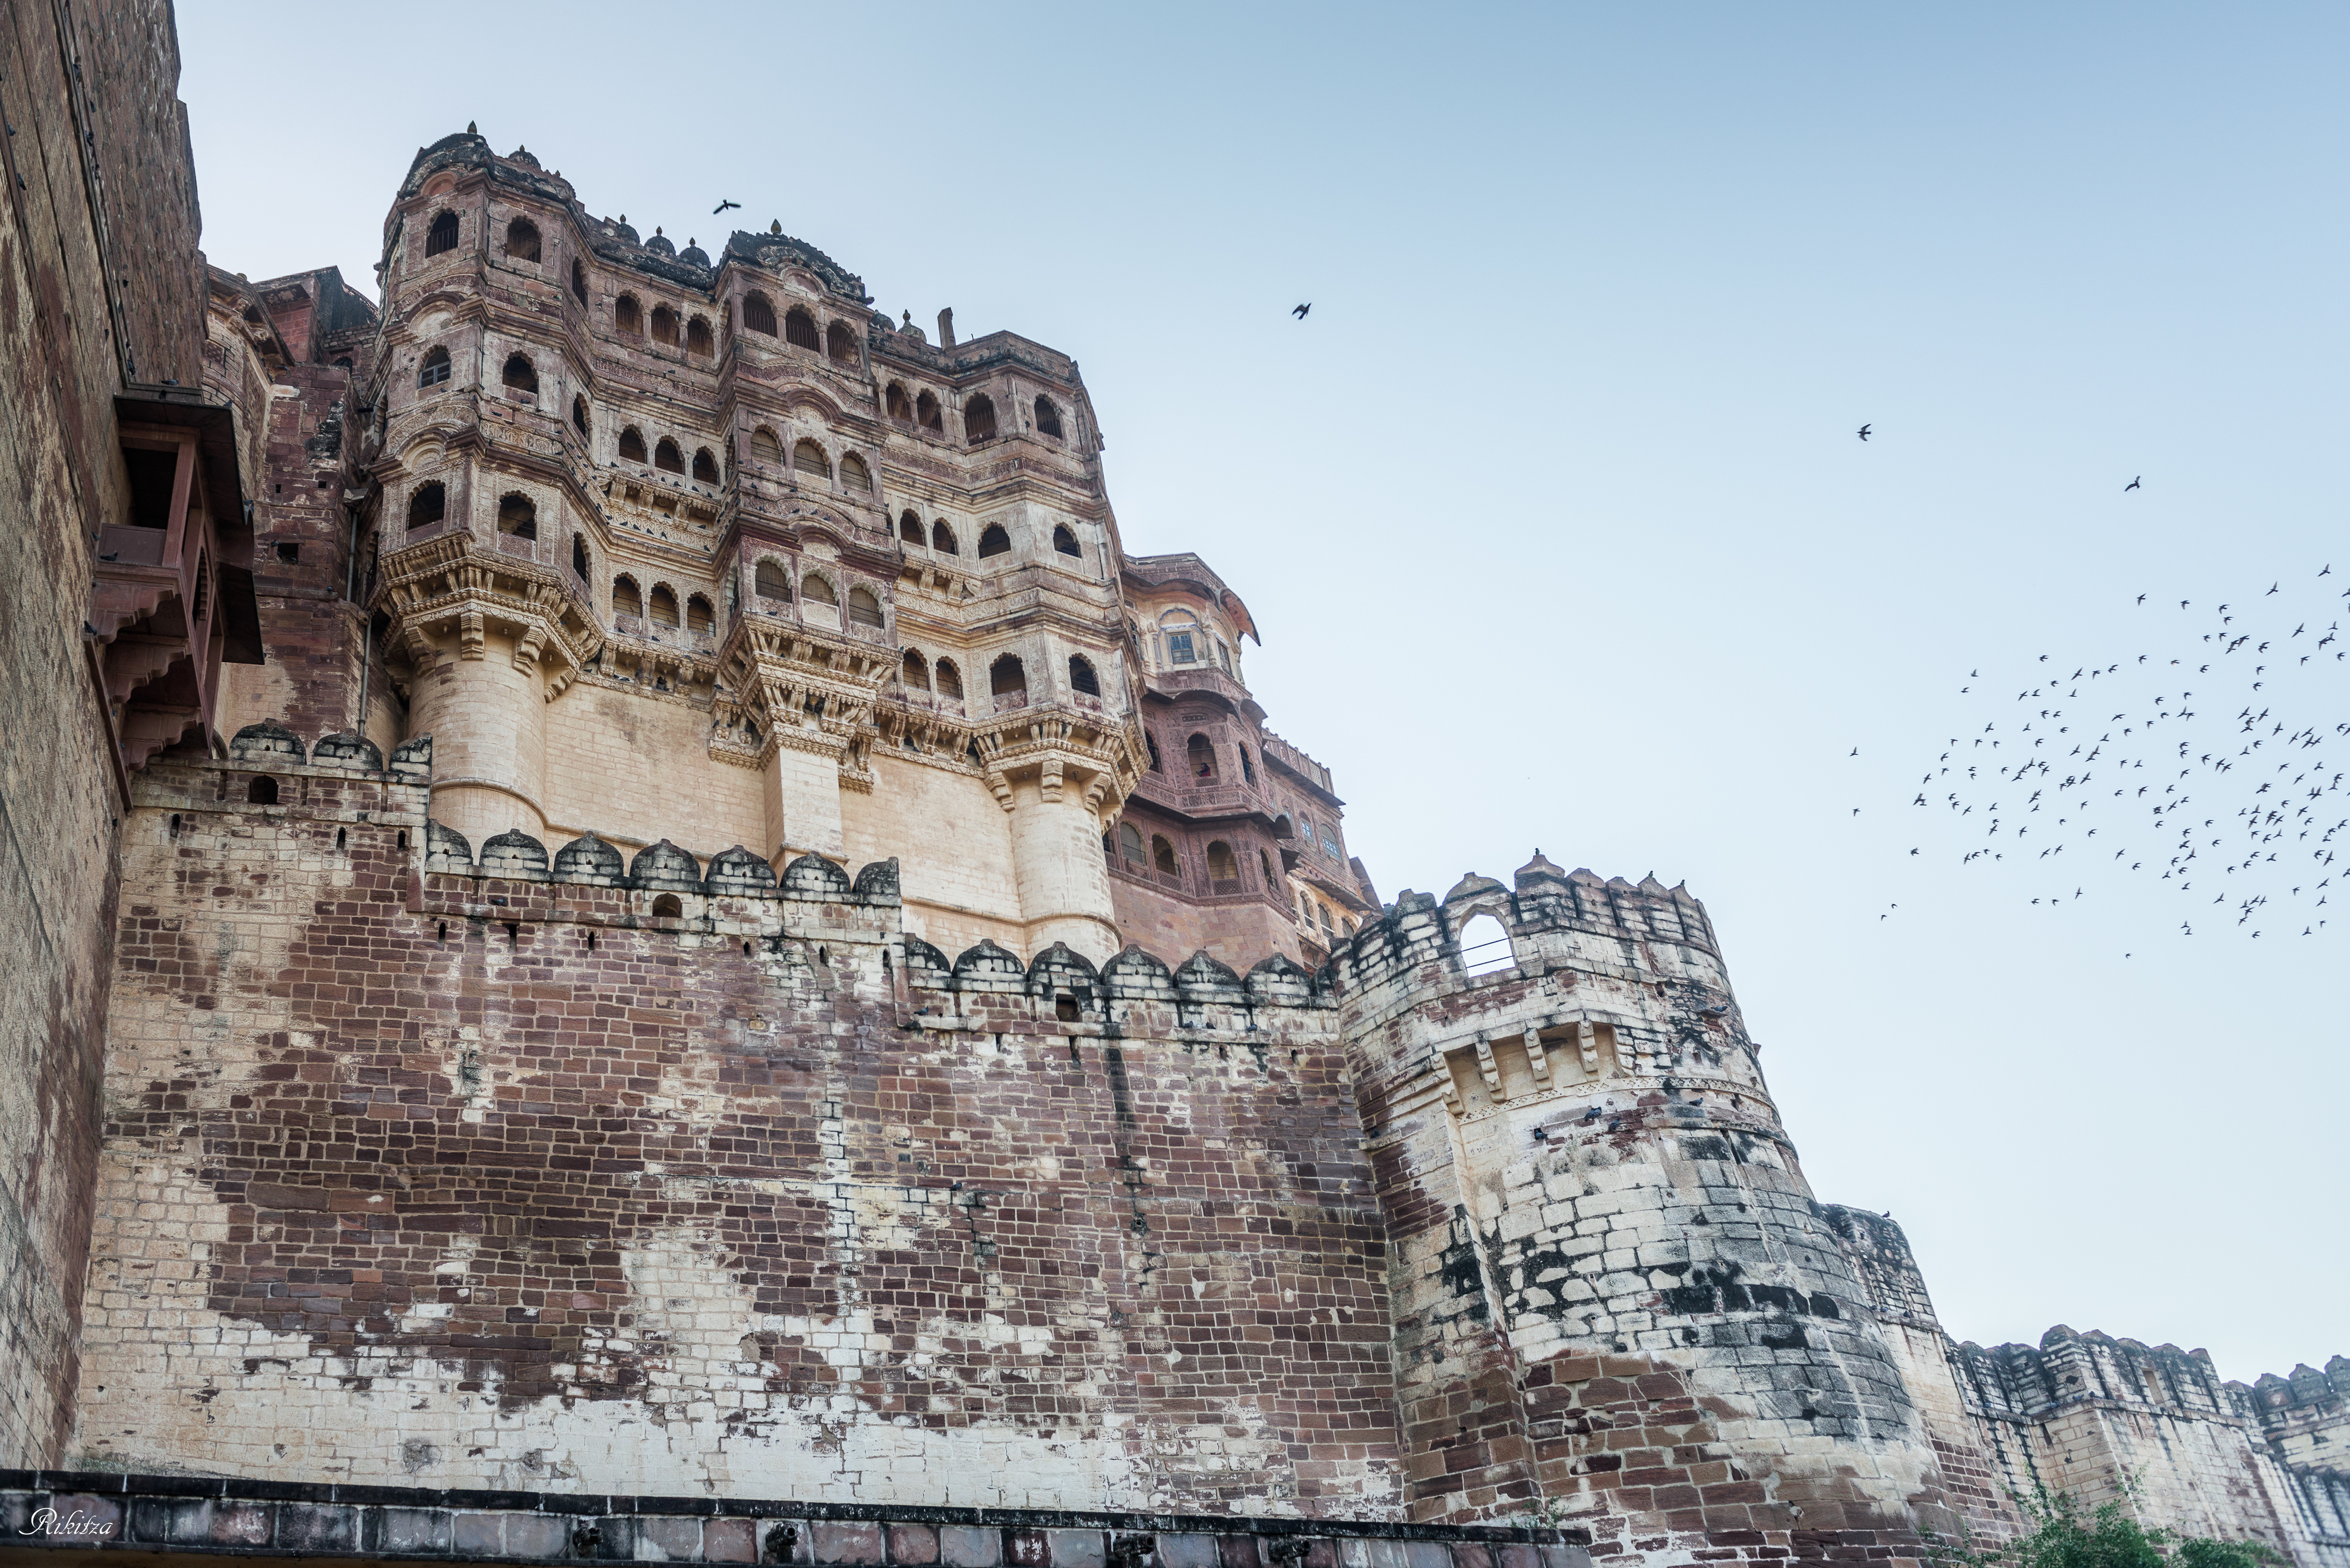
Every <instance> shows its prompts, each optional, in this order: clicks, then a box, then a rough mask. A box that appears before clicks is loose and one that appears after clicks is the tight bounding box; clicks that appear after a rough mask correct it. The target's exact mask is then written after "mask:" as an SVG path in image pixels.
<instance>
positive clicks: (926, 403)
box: [914, 392, 947, 435]
mask: <svg viewBox="0 0 2350 1568" xmlns="http://www.w3.org/2000/svg"><path fill="white" fill-rule="evenodd" d="M914 422H915V423H916V424H918V425H920V426H921V427H922V428H923V429H924V430H926V431H938V432H939V433H940V434H941V435H944V434H946V430H947V421H946V416H945V415H944V414H943V413H941V411H940V410H939V400H938V396H937V394H936V393H933V392H924V393H923V394H922V395H921V396H920V397H919V398H916V399H915V400H914Z"/></svg>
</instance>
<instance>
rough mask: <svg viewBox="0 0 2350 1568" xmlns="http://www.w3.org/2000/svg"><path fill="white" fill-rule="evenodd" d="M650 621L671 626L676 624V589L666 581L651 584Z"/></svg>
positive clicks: (658, 624) (657, 624)
mask: <svg viewBox="0 0 2350 1568" xmlns="http://www.w3.org/2000/svg"><path fill="white" fill-rule="evenodd" d="M652 611H653V613H652V623H653V624H654V625H655V626H670V627H673V626H675V625H676V624H677V590H676V589H674V588H672V587H670V586H669V585H668V584H667V583H655V584H654V585H653V603H652Z"/></svg>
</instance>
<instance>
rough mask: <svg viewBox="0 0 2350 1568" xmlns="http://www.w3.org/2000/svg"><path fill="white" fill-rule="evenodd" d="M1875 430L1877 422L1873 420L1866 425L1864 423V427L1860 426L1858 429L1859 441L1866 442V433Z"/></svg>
mask: <svg viewBox="0 0 2350 1568" xmlns="http://www.w3.org/2000/svg"><path fill="white" fill-rule="evenodd" d="M1876 428H1877V421H1875V420H1871V421H1868V423H1866V424H1865V425H1863V426H1861V427H1860V439H1861V440H1863V441H1866V440H1867V439H1868V432H1869V431H1873V430H1875V429H1876Z"/></svg>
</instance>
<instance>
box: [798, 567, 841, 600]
mask: <svg viewBox="0 0 2350 1568" xmlns="http://www.w3.org/2000/svg"><path fill="white" fill-rule="evenodd" d="M800 603H801V604H803V605H831V606H833V607H835V608H837V607H839V605H840V596H839V595H838V594H837V593H835V592H834V591H833V587H832V584H831V583H829V582H827V581H826V580H825V579H824V578H823V577H820V576H817V575H816V573H814V572H810V573H809V574H808V575H807V576H805V577H802V578H801V579H800Z"/></svg>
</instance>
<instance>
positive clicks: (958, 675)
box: [937, 659, 962, 702]
mask: <svg viewBox="0 0 2350 1568" xmlns="http://www.w3.org/2000/svg"><path fill="white" fill-rule="evenodd" d="M937 673H938V680H939V695H940V696H941V697H951V698H953V699H954V700H955V701H958V702H960V701H962V670H957V669H956V668H955V666H954V660H953V659H940V660H939V663H938V671H937Z"/></svg>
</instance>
